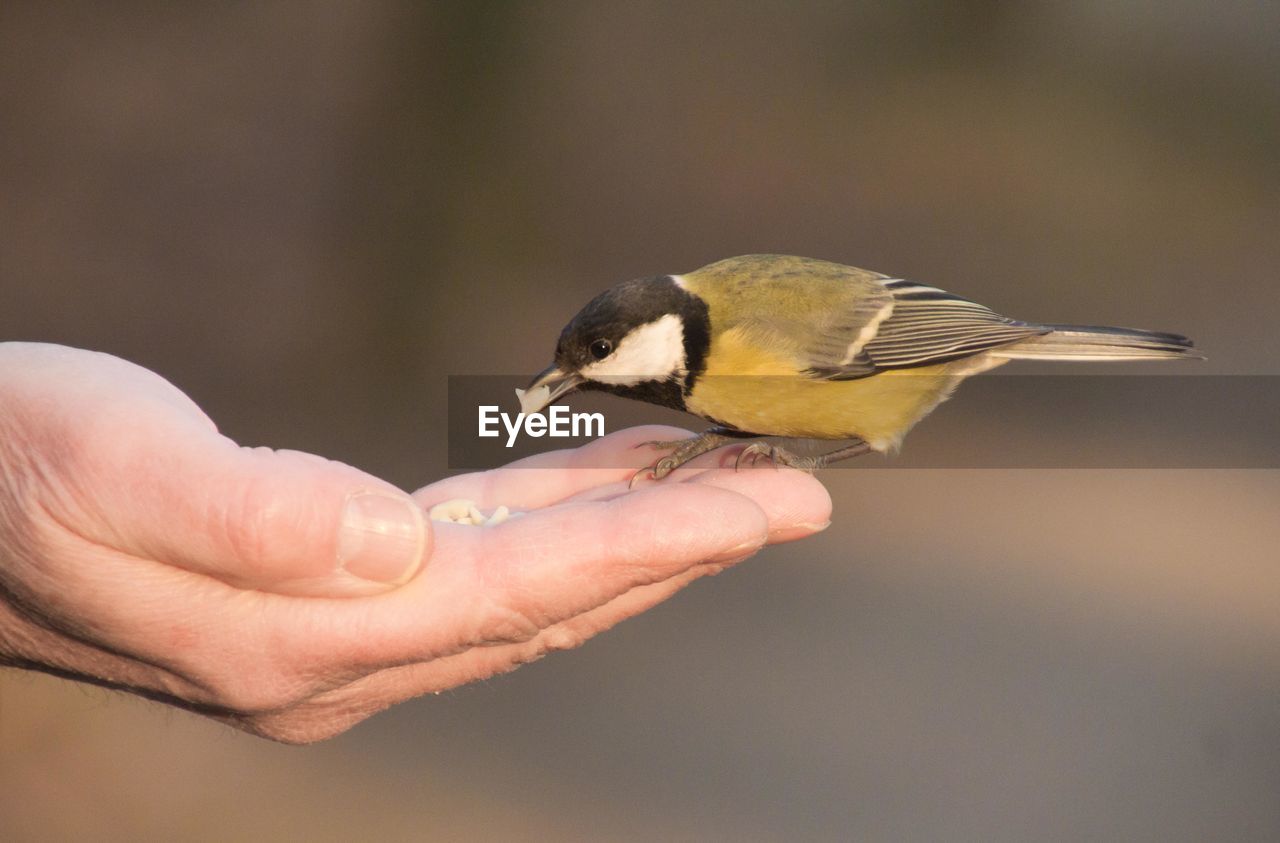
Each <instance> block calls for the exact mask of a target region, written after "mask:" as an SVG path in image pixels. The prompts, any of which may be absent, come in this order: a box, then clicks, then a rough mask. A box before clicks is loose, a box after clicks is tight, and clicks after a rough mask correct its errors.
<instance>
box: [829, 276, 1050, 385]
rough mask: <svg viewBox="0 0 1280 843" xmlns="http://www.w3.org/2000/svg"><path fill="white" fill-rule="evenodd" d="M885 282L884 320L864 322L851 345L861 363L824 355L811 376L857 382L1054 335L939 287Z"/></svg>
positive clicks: (892, 280)
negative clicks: (875, 375)
mask: <svg viewBox="0 0 1280 843" xmlns="http://www.w3.org/2000/svg"><path fill="white" fill-rule="evenodd" d="M881 284H882V286H883V287H884V288H885V290H886V292H888V293H889V295H890V299H889V301H888V304H887V307H882V308H881V309H880V310H879V311H877V313H878V314H883V315H881V318H880V319H879V320H878V321H876V322H875V323H874V324H872V323H871V321H869V320H868V321H866V322H864V323H863V325H862V328H861V329H859V332H858V335H857V337H856V339H854V340H852V341H851V343H850V346H849V348H850V349H856V352H857V354H856V364H855V365H848V364H845V361H844V360H839V361H833V360H832V359H831V355H829V354H828V355H819V356H816V359H814V360H813V362H812V365H811V367H810V369H809V372H810V374H811V375H813V376H814V377H819V378H826V379H830V380H851V379H854V378H862V377H866V376H868V375H871V374H875V373H876V372H878V371H882V370H884V369H905V368H912V367H916V366H931V365H935V364H939V363H946V362H949V361H951V360H958V359H961V358H964V357H969V356H972V355H974V354H980V353H981V352H983V351H987V350H989V349H992V348H998V347H1000V346H1003V345H1008V344H1010V343H1015V342H1019V341H1021V340H1025V339H1027V338H1029V337H1033V336H1039V335H1043V334H1046V333H1048V332H1049V329H1048V328H1045V327H1042V326H1039V325H1029V324H1027V323H1025V322H1018V321H1016V320H1013V319H1009V318H1008V317H1005V316H1001V315H1000V314H998V313H996V312H995V311H993V310H991V309H990V308H987V307H983V306H982V305H980V304H978V303H977V302H972V301H969V300H968V299H965V298H961V297H960V296H957V295H954V294H952V293H948V292H944V291H943V290H939V289H937V288H936V287H928V286H925V285H923V284H918V283H916V282H913V281H908V280H905V279H889V278H886V279H884V280H882V281H881ZM868 332H870V333H868ZM850 362H854V361H852V360H851V361H850Z"/></svg>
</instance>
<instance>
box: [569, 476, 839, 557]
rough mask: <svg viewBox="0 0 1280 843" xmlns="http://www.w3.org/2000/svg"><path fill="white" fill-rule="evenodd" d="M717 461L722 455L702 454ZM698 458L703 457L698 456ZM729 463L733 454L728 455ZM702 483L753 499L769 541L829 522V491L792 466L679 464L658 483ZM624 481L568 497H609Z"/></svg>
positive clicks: (625, 486)
mask: <svg viewBox="0 0 1280 843" xmlns="http://www.w3.org/2000/svg"><path fill="white" fill-rule="evenodd" d="M705 456H706V457H711V458H712V464H713V465H714V464H718V463H720V462H722V461H723V460H724V459H725V458H723V457H716V456H715V455H711V454H708V455H705ZM699 459H703V458H702V457H700V458H699ZM728 459H729V461H730V463H731V464H732V456H731V455H730V456H729V457H728ZM679 482H683V483H702V484H708V485H712V486H716V487H718V488H721V489H729V490H731V491H734V492H737V493H738V494H741V495H745V496H746V497H749V498H751V499H752V500H754V501H755V502H756V504H757V505H758V506H759V507H760V508H761V509H762V510H763V511H764V513H765V516H766V517H767V518H768V519H769V544H779V543H782V542H788V541H794V540H796V539H800V538H804V537H805V536H810V535H813V534H814V533H817V532H821V531H822V530H825V529H826V528H827V526H828V525H829V524H830V522H831V495H830V494H829V493H828V492H827V490H826V487H824V486H823V485H822V484H821V483H820V482H819V481H818V480H816V479H815V478H814V477H812V476H811V475H809V474H807V473H805V472H803V471H796V470H795V469H791V468H787V469H779V470H777V471H772V470H770V471H764V470H761V471H737V470H735V469H733V468H703V467H700V466H697V465H696V463H695V465H694V467H693V468H679V469H677V470H676V471H674V472H672V473H671V475H669V476H668V477H666V478H663V479H662V480H660V481H657V484H658V485H666V484H671V483H679ZM631 491H632V490H631V489H630V488H629V486H628V484H627V483H623V482H615V483H610V484H608V485H605V486H597V487H595V488H592V489H587V490H585V491H583V492H580V493H579V494H577V495H575V496H573V497H572V498H570V499H569V500H570V501H588V500H597V501H603V500H612V499H614V498H617V497H620V496H622V495H626V494H629V493H630V492H631Z"/></svg>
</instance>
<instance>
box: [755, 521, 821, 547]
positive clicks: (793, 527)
mask: <svg viewBox="0 0 1280 843" xmlns="http://www.w3.org/2000/svg"><path fill="white" fill-rule="evenodd" d="M830 526H831V522H830V521H797V522H796V523H794V524H788V525H786V526H785V527H778V528H776V529H773V530H770V531H769V540H770V541H771V542H785V541H794V540H795V539H802V538H805V537H807V536H812V535H814V534H815V533H821V532H822V531H823V530H825V529H827V528H828V527H830Z"/></svg>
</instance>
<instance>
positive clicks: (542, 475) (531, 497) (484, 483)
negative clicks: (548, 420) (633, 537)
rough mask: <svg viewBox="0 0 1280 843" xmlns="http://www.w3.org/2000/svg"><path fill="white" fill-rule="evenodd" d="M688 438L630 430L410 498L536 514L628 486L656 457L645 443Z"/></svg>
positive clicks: (660, 429)
mask: <svg viewBox="0 0 1280 843" xmlns="http://www.w3.org/2000/svg"><path fill="white" fill-rule="evenodd" d="M692 435H693V434H692V433H690V432H689V431H687V430H682V429H681V428H678V427H666V426H661V425H646V426H644V427H631V428H627V429H626V430H620V431H618V432H616V433H611V434H609V435H608V436H605V437H603V438H601V439H597V440H595V441H594V442H591V443H588V444H586V445H583V446H582V447H581V448H568V449H562V450H559V451H549V452H547V453H544V454H536V455H534V456H532V457H527V458H525V459H522V460H517V461H516V462H513V463H511V464H510V465H507V466H504V467H502V468H496V469H492V470H490V471H481V472H475V473H472V474H462V475H458V476H457V477H450V478H448V479H446V480H441V481H440V482H438V483H432V484H431V485H430V486H426V487H424V488H422V489H419V490H418V491H416V492H414V493H413V494H414V497H415V498H416V499H417V500H418V501H419V503H421V504H422V506H423V507H424V508H425V509H430V508H431V507H432V506H434V505H435V504H438V503H441V502H442V501H447V500H453V499H456V498H462V499H466V500H472V501H475V502H476V503H477V505H478V506H480V507H481V508H483V509H491V508H494V507H497V506H500V505H505V506H509V507H511V508H513V509H535V508H540V507H544V506H549V505H550V504H553V503H558V502H559V501H562V500H565V499H566V498H569V497H571V496H573V495H575V494H578V493H580V492H582V491H584V490H587V489H591V488H594V487H596V486H601V485H605V484H608V483H613V482H615V481H618V480H624V479H625V480H629V479H630V478H631V476H632V475H634V474H635V473H636V471H638V470H639V469H641V468H643V467H644V466H647V465H650V464H651V463H653V462H654V460H656V459H657V458H658V456H660V454H659V453H658V452H657V451H655V450H653V449H652V448H647V447H641V446H642V444H643V443H644V442H648V441H653V440H670V439H685V438H688V437H690V436H692Z"/></svg>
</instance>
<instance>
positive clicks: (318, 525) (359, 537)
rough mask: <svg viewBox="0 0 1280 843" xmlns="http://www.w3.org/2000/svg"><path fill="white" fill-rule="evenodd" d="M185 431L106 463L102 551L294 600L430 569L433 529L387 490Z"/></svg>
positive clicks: (291, 454)
mask: <svg viewBox="0 0 1280 843" xmlns="http://www.w3.org/2000/svg"><path fill="white" fill-rule="evenodd" d="M171 432H172V431H171ZM186 432H187V433H188V434H189V436H181V437H172V436H169V437H162V439H161V442H159V443H158V442H156V441H155V440H154V439H153V440H152V441H150V442H148V443H146V444H145V446H135V447H134V448H129V449H126V451H134V453H132V454H130V453H127V452H126V453H117V455H116V458H115V459H111V460H109V462H113V463H117V464H116V465H114V466H111V470H109V471H108V472H107V473H106V474H105V475H100V477H101V480H102V481H104V482H105V484H106V485H105V487H104V488H105V491H106V494H102V495H93V496H91V498H96V499H97V501H99V502H100V504H99V507H98V508H99V510H100V511H101V513H102V516H103V517H102V518H100V519H94V520H96V521H97V525H98V528H99V530H101V531H102V533H104V535H103V536H102V539H101V540H102V541H103V543H106V544H109V545H110V546H113V547H116V548H117V549H119V550H122V551H124V552H127V553H130V554H133V555H137V556H141V557H143V558H148V559H154V560H157V561H160V562H164V563H166V564H170V565H173V566H176V567H181V568H185V569H187V570H191V571H194V572H197V573H201V574H206V575H209V576H212V577H215V578H217V579H220V580H223V581H225V582H227V583H230V584H232V585H235V586H238V587H242V588H251V589H257V590H262V591H272V592H279V593H286V594H308V595H318V596H348V595H360V594H370V593H375V592H379V591H384V590H387V589H390V588H393V587H395V586H397V585H400V584H402V583H404V582H406V581H407V580H409V579H410V578H411V577H413V575H414V574H416V573H417V571H418V570H419V568H421V567H422V564H423V561H424V559H425V558H426V556H427V554H428V552H429V549H430V543H431V532H430V527H429V525H428V522H427V519H426V517H425V515H424V513H423V511H422V509H421V507H419V506H418V505H417V503H415V502H414V500H413V499H412V498H411V497H409V495H407V494H405V493H404V492H402V491H401V490H399V489H397V488H395V487H394V486H392V485H391V484H389V483H387V482H385V481H382V480H379V479H378V478H376V477H373V476H371V475H368V474H366V473H364V472H362V471H359V470H358V469H355V468H352V467H351V466H348V465H344V464H342V463H338V462H333V461H330V460H326V459H323V458H321V457H317V456H314V455H311V454H304V453H301V452H297V451H272V450H270V449H266V448H257V449H246V448H240V447H237V446H236V445H235V444H234V443H232V442H231V441H230V440H228V439H226V438H224V437H222V436H220V435H218V434H217V433H215V432H213V431H212V430H210V429H209V428H208V427H207V426H204V425H194V426H193V427H192V429H190V430H188V431H186ZM164 440H168V444H163V443H164ZM135 441H136V440H135ZM120 458H123V459H120ZM120 463H123V464H120Z"/></svg>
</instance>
